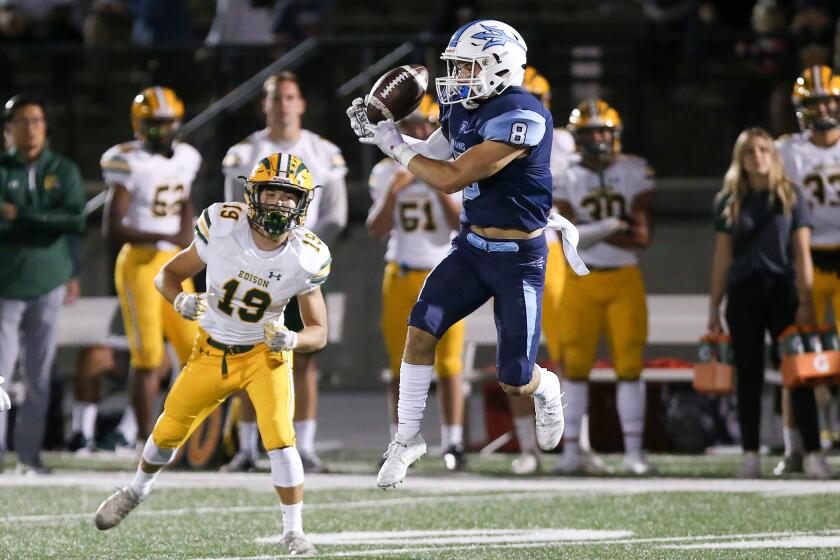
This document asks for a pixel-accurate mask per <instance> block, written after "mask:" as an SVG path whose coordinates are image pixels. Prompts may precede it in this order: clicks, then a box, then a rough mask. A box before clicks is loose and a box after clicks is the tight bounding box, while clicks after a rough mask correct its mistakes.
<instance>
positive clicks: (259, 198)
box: [95, 153, 331, 555]
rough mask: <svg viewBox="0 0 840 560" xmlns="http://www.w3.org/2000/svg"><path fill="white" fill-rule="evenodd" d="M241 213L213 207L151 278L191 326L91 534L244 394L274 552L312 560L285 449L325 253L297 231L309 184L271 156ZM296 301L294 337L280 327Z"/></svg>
mask: <svg viewBox="0 0 840 560" xmlns="http://www.w3.org/2000/svg"><path fill="white" fill-rule="evenodd" d="M245 188H246V190H245V200H246V201H247V203H241V202H230V203H216V204H213V205H211V206H210V207H209V208H207V209H206V210H204V212H202V214H201V217H200V218H199V219H198V221H197V222H196V226H195V239H194V240H193V242H192V244H191V245H190V246H189V247H188V248H187V249H185V250H183V251H181V252H180V253H178V255H176V256H175V257H174V258H173V259H172V260H170V261H169V262H168V263H166V265H165V266H164V267H163V269H161V271H160V274H158V276H157V277H156V278H155V284H156V285H157V288H158V290H159V291H160V293H161V294H163V296H164V297H165V298H166V299H167V300H168V301H169V302H170V303H171V304H172V306H173V307H174V309H175V310H176V311H177V312H178V313H180V314H181V315H182V316H184V317H185V318H187V319H189V320H191V321H195V320H196V319H197V320H198V322H199V325H200V329H199V334H198V337H197V338H196V340H195V346H194V348H193V351H192V354H191V355H190V359H189V361H188V362H187V364H186V366H184V369H183V370H182V371H181V374H180V375H179V376H178V379H177V380H176V381H175V384H174V385H173V387H172V390H171V391H170V392H169V396H168V397H167V399H166V403H165V404H164V408H163V414H161V416H160V418H158V421H157V423H156V424H155V428H154V431H153V432H152V435H151V437H149V439H148V440H147V441H146V445H145V447H144V449H143V455H142V458H141V460H140V464H139V466H138V468H137V472H136V473H135V475H134V479H133V480H132V481H131V483H130V484H129V485H128V486H126V487H125V488H122V489H120V490H118V491H117V492H115V493H114V494H113V495H112V496H110V497H109V498H108V499H106V500H105V501H104V502H103V503H102V505H100V506H99V509H98V510H97V512H96V517H95V522H96V527H97V528H99V529H101V530H105V529H110V528H112V527H114V526H116V525H117V524H119V523H120V521H122V520H123V519H124V518H125V517H126V515H128V514H129V513H130V512H131V511H132V510H133V509H134V508H136V507H137V506H138V505H139V504H140V502H141V501H143V499H144V498H145V497H146V496H147V495H148V494H149V492H150V491H151V488H152V485H153V483H154V480H155V477H156V476H157V473H158V471H160V469H161V468H163V467H164V466H165V465H166V464H167V463H169V461H170V460H171V459H172V458H173V457H175V454H176V452H177V450H178V447H179V446H180V445H182V444H183V443H184V442H185V441H186V440H187V438H189V436H190V434H191V433H192V432H193V430H195V429H196V428H197V427H198V426H199V425H200V424H201V422H202V421H204V419H205V418H206V417H207V415H208V414H210V413H211V412H212V411H213V410H215V409H216V407H218V406H219V403H221V402H222V401H224V400H225V399H226V398H227V397H229V396H230V395H232V394H233V393H235V392H236V391H241V390H245V391H247V392H248V394H249V395H250V397H251V400H252V402H253V403H254V407H255V409H256V412H257V422H258V423H259V427H260V434H261V436H262V440H263V445H265V448H266V449H267V450H268V457H269V459H270V461H271V479H272V482H273V483H274V487H275V490H276V492H277V494H278V496H279V497H280V502H281V510H282V513H283V538H282V540H281V541H280V548H281V552H282V553H284V554H290V555H303V554H314V553H315V548H314V547H313V546H312V544H311V543H310V542H309V541H308V540H307V539H306V537H305V535H304V533H303V522H302V517H301V510H302V508H303V478H304V475H303V465H302V463H301V459H300V455H299V454H298V451H297V449H296V448H295V430H294V426H293V423H292V417H293V415H294V406H295V403H294V384H293V381H292V374H291V364H292V351H297V352H314V351H316V350H319V349H321V348H323V347H324V345H325V344H326V341H327V321H326V313H327V312H326V306H325V304H324V298H323V296H322V294H321V289H320V286H321V284H323V282H324V281H325V280H326V279H327V275H328V274H329V271H330V262H331V258H330V252H329V249H328V248H327V246H326V245H325V244H324V243H323V242H322V241H321V240H320V239H318V236H316V235H315V234H313V233H312V232H310V231H309V230H307V229H305V228H304V227H301V225H300V224H302V223H303V222H304V219H305V217H306V210H307V206H308V205H309V202H310V201H311V199H312V191H313V183H312V177H311V175H310V173H309V170H308V169H307V168H306V166H305V165H304V163H303V162H302V161H301V160H300V159H299V158H298V157H297V156H294V155H291V154H286V153H281V154H272V155H270V156H269V157H267V158H265V159H263V160H262V161H261V162H260V163H259V164H258V165H257V166H256V167H255V168H254V170H253V171H252V173H251V174H250V176H249V177H248V180H247V183H246V187H245ZM204 268H206V269H207V293H202V294H195V293H188V292H185V291H182V288H181V285H182V282H183V281H184V280H186V279H187V278H191V277H193V276H194V275H196V274H198V273H199V272H201V270H203V269H204ZM295 296H297V297H298V298H299V301H300V311H301V314H302V315H303V322H304V325H305V326H304V328H303V329H302V330H301V331H300V332H297V333H295V332H294V331H290V330H288V329H287V328H286V327H284V326H283V312H284V310H285V308H286V304H287V303H288V302H289V300H290V299H291V298H293V297H295Z"/></svg>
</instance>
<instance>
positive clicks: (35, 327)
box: [0, 95, 85, 474]
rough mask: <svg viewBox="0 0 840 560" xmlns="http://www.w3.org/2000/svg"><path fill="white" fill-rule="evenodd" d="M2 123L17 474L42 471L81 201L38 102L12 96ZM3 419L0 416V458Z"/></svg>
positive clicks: (0, 280) (0, 178)
mask: <svg viewBox="0 0 840 560" xmlns="http://www.w3.org/2000/svg"><path fill="white" fill-rule="evenodd" d="M3 120H4V127H5V133H6V135H5V139H6V141H7V142H8V143H9V146H8V150H7V151H6V152H5V153H4V154H3V155H2V157H0V201H1V202H2V203H1V204H0V262H2V263H3V267H0V349H2V352H0V377H4V378H6V382H7V383H8V382H9V380H10V379H11V377H12V374H13V373H14V371H15V365H16V364H17V361H18V357H19V355H20V354H21V353H22V355H23V358H24V359H23V360H22V362H23V368H22V369H23V381H24V384H25V386H26V401H25V403H23V406H20V407H19V408H18V410H17V415H16V425H15V438H14V439H15V447H16V449H17V452H18V457H19V459H20V463H19V469H20V470H21V471H24V472H31V473H35V474H45V473H48V472H49V468H48V467H46V466H44V465H43V463H42V462H41V443H42V441H43V437H44V427H45V422H46V414H47V405H48V403H49V396H50V395H49V392H50V373H51V369H52V362H53V358H54V357H55V350H56V335H57V332H56V323H57V319H58V313H59V309H60V308H61V304H62V301H63V300H64V297H65V293H66V288H65V284H66V283H67V282H68V281H69V280H70V278H71V275H72V271H73V257H72V255H71V250H70V246H69V243H68V239H67V238H68V235H67V234H73V233H76V234H78V233H81V232H82V231H83V230H84V224H85V218H84V214H83V211H84V206H85V197H84V192H83V191H82V182H81V177H80V175H79V170H78V168H77V167H76V165H75V164H74V163H73V162H72V161H70V160H68V159H67V158H64V157H62V156H60V155H58V154H56V153H55V152H53V151H52V150H50V149H49V148H48V147H47V119H46V114H45V111H44V105H43V103H42V102H41V101H39V100H38V99H37V98H35V97H31V96H27V95H17V96H15V97H13V98H11V99H10V100H9V101H8V102H7V103H6V106H5V109H4V113H3ZM21 350H22V352H21ZM7 414H8V413H6V412H3V413H0V456H2V454H3V452H4V451H5V448H6V437H5V436H6V424H7ZM0 462H1V461H0Z"/></svg>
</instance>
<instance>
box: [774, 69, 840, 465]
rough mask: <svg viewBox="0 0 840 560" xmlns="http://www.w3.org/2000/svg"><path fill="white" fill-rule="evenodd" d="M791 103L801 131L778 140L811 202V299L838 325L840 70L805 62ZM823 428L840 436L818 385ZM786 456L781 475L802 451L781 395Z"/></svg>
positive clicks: (827, 437)
mask: <svg viewBox="0 0 840 560" xmlns="http://www.w3.org/2000/svg"><path fill="white" fill-rule="evenodd" d="M792 101H793V105H794V107H795V109H796V118H797V121H798V122H799V128H800V132H799V133H798V134H790V135H785V136H782V137H781V138H779V139H778V140H777V141H776V147H777V148H778V149H779V154H780V155H781V157H782V162H783V164H784V166H785V173H786V174H787V176H788V177H789V178H790V180H791V181H793V183H794V184H795V185H796V186H798V187H799V188H800V189H801V190H802V193H803V194H804V195H805V197H806V199H807V200H808V202H809V204H810V206H811V216H812V219H813V222H814V227H813V229H812V230H811V258H812V260H813V263H814V285H813V290H812V294H813V301H814V311H815V314H816V317H817V322H818V323H820V324H823V323H825V319H826V316H827V307H829V306H831V308H832V310H833V315H834V320H835V328H836V324H837V321H838V320H840V75H836V74H834V72H833V71H832V70H831V68H829V67H828V66H812V67H809V68H806V69H805V70H804V71H803V72H802V74H801V75H800V76H799V78H797V80H796V81H795V82H794V85H793V95H792ZM815 394H816V396H817V402H818V405H819V408H820V416H821V418H822V423H823V426H824V428H826V429H825V430H824V432H823V434H822V436H823V439H824V444H825V445H826V446H830V445H832V444H833V443H834V442H836V441H838V439H840V436H838V434H837V430H838V427H837V426H834V427H833V429H832V427H831V426H828V425H827V424H828V423H829V421H830V418H831V416H830V414H827V413H826V412H827V408H828V407H829V405H830V395H829V393H828V391H827V390H826V388H824V387H817V388H816V390H815ZM783 412H784V423H785V427H784V441H785V457H784V459H782V461H781V462H780V463H779V464H778V465H777V466H776V468H775V469H774V471H773V472H774V473H775V474H777V475H781V474H787V473H793V472H802V470H803V453H802V443H801V440H800V439H799V434H798V431H797V430H796V428H795V427H794V423H795V422H794V420H793V415H792V412H791V410H790V406H789V397H788V395H787V394H785V398H784V399H783Z"/></svg>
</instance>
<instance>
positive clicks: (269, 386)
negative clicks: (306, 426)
mask: <svg viewBox="0 0 840 560" xmlns="http://www.w3.org/2000/svg"><path fill="white" fill-rule="evenodd" d="M207 338H208V335H207V333H206V332H204V330H203V329H199V334H198V338H197V340H196V343H195V348H193V351H192V354H190V358H189V360H188V361H187V364H186V365H185V366H184V369H182V370H181V374H180V375H179V376H178V379H176V380H175V384H174V385H173V386H172V389H171V390H170V391H169V395H168V396H167V397H166V401H165V402H164V404H163V414H161V415H160V418H158V421H157V423H156V424H155V428H154V430H153V431H152V438H153V440H154V442H155V445H157V446H158V447H162V448H166V449H173V448H175V447H179V446H180V445H181V444H182V443H184V442H185V441H186V440H187V439H188V438H189V437H190V435H191V434H192V433H193V432H194V431H195V429H196V428H198V426H199V425H201V423H202V422H203V421H204V419H205V418H207V415H209V414H210V413H211V412H213V410H215V409H216V407H217V406H219V405H220V404H222V403H223V402H224V400H225V399H226V398H228V397H229V396H230V395H231V394H233V393H235V392H237V391H240V390H242V389H244V390H245V391H247V392H248V396H249V397H251V402H252V403H254V409H255V410H256V411H257V426H258V427H259V430H260V437H262V442H263V445H264V446H265V448H266V449H267V450H271V449H281V448H283V447H293V446H294V445H295V428H294V424H293V423H292V419H293V418H294V414H295V396H294V394H295V389H294V384H293V381H292V368H291V364H292V353H291V352H277V353H276V352H271V351H270V350H269V349H268V347H267V346H266V345H265V344H262V343H260V344H257V345H255V346H254V348H253V349H251V350H249V351H248V352H245V353H243V354H227V356H226V357H225V359H226V360H227V374H223V371H222V357H223V355H224V352H223V351H222V350H220V349H218V348H215V347H213V346H210V345H209V344H208V343H207Z"/></svg>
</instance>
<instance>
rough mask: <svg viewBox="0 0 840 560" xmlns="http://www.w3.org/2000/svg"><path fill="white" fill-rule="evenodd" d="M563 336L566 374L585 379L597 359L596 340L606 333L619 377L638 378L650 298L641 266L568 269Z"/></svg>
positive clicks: (640, 370)
mask: <svg viewBox="0 0 840 560" xmlns="http://www.w3.org/2000/svg"><path fill="white" fill-rule="evenodd" d="M561 305H562V307H563V321H562V322H561V323H560V335H561V337H560V339H561V344H562V355H563V375H564V376H565V377H567V378H569V379H572V380H584V379H587V378H588V377H589V372H590V371H591V370H592V366H593V364H594V363H595V355H596V352H597V351H598V341H599V339H600V338H601V333H602V332H605V334H606V336H607V343H608V346H609V350H610V356H611V357H612V360H613V366H614V368H615V372H616V375H617V376H618V378H619V379H623V380H635V379H638V378H639V376H640V375H641V373H642V353H643V351H644V346H645V341H646V340H647V302H646V300H645V287H644V283H643V281H642V274H641V271H640V270H639V268H638V267H636V266H627V267H622V268H618V269H616V270H607V271H593V272H591V273H590V274H589V275H587V276H577V275H575V274H574V273H570V274H568V275H567V277H566V286H565V288H564V290H563V300H562V304H561Z"/></svg>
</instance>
